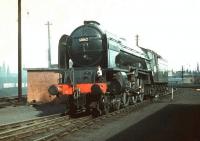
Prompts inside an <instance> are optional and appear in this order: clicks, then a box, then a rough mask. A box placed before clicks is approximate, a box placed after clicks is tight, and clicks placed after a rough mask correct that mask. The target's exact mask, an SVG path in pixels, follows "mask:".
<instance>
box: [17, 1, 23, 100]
mask: <svg viewBox="0 0 200 141" xmlns="http://www.w3.org/2000/svg"><path fill="white" fill-rule="evenodd" d="M21 53H22V50H21V0H18V99H19V100H21V98H22V55H21Z"/></svg>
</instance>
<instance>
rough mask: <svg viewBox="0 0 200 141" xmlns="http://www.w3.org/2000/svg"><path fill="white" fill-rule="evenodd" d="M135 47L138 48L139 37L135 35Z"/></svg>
mask: <svg viewBox="0 0 200 141" xmlns="http://www.w3.org/2000/svg"><path fill="white" fill-rule="evenodd" d="M136 46H137V47H139V35H138V34H137V35H136Z"/></svg>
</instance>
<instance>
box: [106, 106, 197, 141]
mask: <svg viewBox="0 0 200 141" xmlns="http://www.w3.org/2000/svg"><path fill="white" fill-rule="evenodd" d="M107 141H200V105H189V104H171V105H168V106H167V107H165V108H163V109H162V110H160V111H158V112H156V113H155V114H153V115H151V116H149V117H147V118H145V119H144V120H142V121H140V122H139V123H137V124H135V125H133V126H131V127H129V128H128V129H126V130H124V131H122V132H121V133H119V134H117V135H115V136H113V137H112V138H110V139H108V140H107Z"/></svg>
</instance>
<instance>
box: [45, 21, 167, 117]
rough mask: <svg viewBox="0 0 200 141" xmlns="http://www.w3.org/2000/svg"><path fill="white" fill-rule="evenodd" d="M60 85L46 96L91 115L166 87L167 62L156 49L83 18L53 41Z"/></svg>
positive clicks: (154, 93)
mask: <svg viewBox="0 0 200 141" xmlns="http://www.w3.org/2000/svg"><path fill="white" fill-rule="evenodd" d="M58 67H59V73H60V78H59V83H58V84H54V85H52V86H50V87H49V89H48V91H49V93H50V94H51V95H66V96H67V99H68V101H67V104H68V108H69V113H70V114H73V113H77V112H82V111H87V112H90V113H92V115H94V116H98V115H101V114H105V113H108V112H110V111H112V110H118V109H119V108H121V107H125V106H127V105H129V104H134V103H136V102H139V101H143V100H144V99H145V98H152V97H157V96H159V95H160V94H164V93H166V91H167V79H168V73H167V63H166V61H165V60H164V59H163V58H162V57H161V56H160V55H158V54H157V53H155V52H154V51H152V50H149V49H145V48H143V47H139V46H136V45H128V44H127V42H126V40H125V39H122V38H118V37H117V36H115V35H113V34H111V33H109V32H107V31H105V30H103V28H101V25H100V24H99V23H98V22H96V21H84V24H83V25H81V26H79V27H77V28H76V29H75V30H74V31H73V32H72V33H71V35H70V36H68V35H63V36H62V37H61V38H60V40H59V45H58Z"/></svg>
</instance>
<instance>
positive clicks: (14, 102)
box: [0, 96, 26, 108]
mask: <svg viewBox="0 0 200 141" xmlns="http://www.w3.org/2000/svg"><path fill="white" fill-rule="evenodd" d="M25 103H26V97H25V96H23V97H22V99H21V100H20V101H19V98H18V97H17V96H11V97H0V108H3V107H6V106H18V105H24V104H25Z"/></svg>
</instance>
